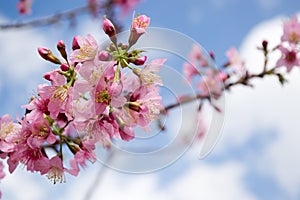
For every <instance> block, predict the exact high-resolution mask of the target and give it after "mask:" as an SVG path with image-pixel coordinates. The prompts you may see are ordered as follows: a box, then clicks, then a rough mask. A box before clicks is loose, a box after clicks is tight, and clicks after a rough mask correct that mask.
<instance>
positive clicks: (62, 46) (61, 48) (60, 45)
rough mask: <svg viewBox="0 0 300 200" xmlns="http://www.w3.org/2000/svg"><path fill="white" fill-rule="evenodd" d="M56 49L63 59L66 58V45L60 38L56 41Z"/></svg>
mask: <svg viewBox="0 0 300 200" xmlns="http://www.w3.org/2000/svg"><path fill="white" fill-rule="evenodd" d="M56 47H57V49H58V51H59V52H60V54H61V56H62V57H63V58H64V59H68V57H67V52H66V45H65V43H64V41H62V40H59V41H58V42H57V45H56Z"/></svg>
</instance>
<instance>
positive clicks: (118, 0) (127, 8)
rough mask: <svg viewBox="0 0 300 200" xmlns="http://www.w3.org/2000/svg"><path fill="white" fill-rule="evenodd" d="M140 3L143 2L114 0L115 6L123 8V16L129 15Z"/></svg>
mask: <svg viewBox="0 0 300 200" xmlns="http://www.w3.org/2000/svg"><path fill="white" fill-rule="evenodd" d="M140 1H141V0H113V2H114V4H115V5H117V6H120V7H121V9H122V15H123V16H124V15H126V14H127V13H129V11H130V10H132V9H133V8H134V7H135V6H136V5H137V4H138V3H140Z"/></svg>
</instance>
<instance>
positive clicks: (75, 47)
mask: <svg viewBox="0 0 300 200" xmlns="http://www.w3.org/2000/svg"><path fill="white" fill-rule="evenodd" d="M72 49H73V50H76V49H80V46H79V44H78V36H75V37H74V38H73V42H72Z"/></svg>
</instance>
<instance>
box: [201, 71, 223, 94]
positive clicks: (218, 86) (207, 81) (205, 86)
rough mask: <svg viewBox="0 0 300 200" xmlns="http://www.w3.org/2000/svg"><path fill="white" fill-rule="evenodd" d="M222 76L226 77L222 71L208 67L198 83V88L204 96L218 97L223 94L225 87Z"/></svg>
mask: <svg viewBox="0 0 300 200" xmlns="http://www.w3.org/2000/svg"><path fill="white" fill-rule="evenodd" d="M222 77H224V75H223V73H222V72H218V71H215V70H214V69H208V70H207V71H206V73H205V75H203V76H202V78H201V79H200V80H199V82H198V83H197V88H198V89H199V90H200V92H201V94H202V95H204V96H210V95H211V96H212V97H214V98H218V97H220V96H221V95H222V91H223V88H224V83H223V80H222Z"/></svg>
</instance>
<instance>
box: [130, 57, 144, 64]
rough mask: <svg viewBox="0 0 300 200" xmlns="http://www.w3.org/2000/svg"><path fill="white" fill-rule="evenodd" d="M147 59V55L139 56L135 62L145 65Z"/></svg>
mask: <svg viewBox="0 0 300 200" xmlns="http://www.w3.org/2000/svg"><path fill="white" fill-rule="evenodd" d="M146 60H147V56H141V57H138V58H137V59H136V60H135V61H134V62H133V63H134V64H135V65H143V64H144V63H145V62H146Z"/></svg>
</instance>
